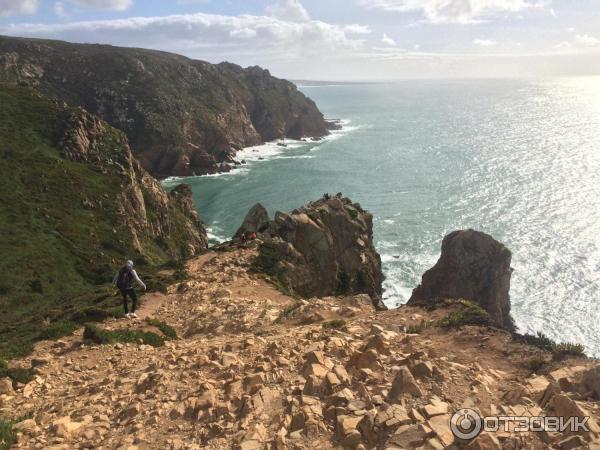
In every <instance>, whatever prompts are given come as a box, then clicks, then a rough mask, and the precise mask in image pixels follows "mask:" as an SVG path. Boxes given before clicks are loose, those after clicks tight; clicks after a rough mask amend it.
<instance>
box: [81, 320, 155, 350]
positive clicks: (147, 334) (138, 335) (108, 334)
mask: <svg viewBox="0 0 600 450" xmlns="http://www.w3.org/2000/svg"><path fill="white" fill-rule="evenodd" d="M83 337H84V339H89V340H91V341H92V342H95V343H96V344H113V343H115V342H134V343H138V342H139V343H142V344H146V345H151V346H153V347H161V346H163V345H164V344H165V340H164V339H163V338H162V337H160V336H159V335H158V334H156V333H152V332H151V331H141V330H129V329H120V330H102V329H100V328H99V327H97V326H96V325H94V324H90V323H88V324H86V325H85V328H84V331H83Z"/></svg>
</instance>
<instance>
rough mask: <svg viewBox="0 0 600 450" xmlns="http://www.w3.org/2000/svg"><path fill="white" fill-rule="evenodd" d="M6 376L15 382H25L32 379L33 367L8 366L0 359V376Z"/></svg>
mask: <svg viewBox="0 0 600 450" xmlns="http://www.w3.org/2000/svg"><path fill="white" fill-rule="evenodd" d="M7 377H8V378H10V379H11V380H13V381H16V382H17V383H22V384H27V383H29V382H30V381H31V380H33V369H31V368H30V369H22V368H20V367H16V368H10V367H8V364H7V362H6V361H4V360H2V359H0V378H7Z"/></svg>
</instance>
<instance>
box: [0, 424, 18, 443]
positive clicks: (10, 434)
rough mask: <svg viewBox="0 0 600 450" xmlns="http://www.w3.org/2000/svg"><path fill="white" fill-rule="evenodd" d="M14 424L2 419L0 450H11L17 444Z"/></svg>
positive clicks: (0, 425)
mask: <svg viewBox="0 0 600 450" xmlns="http://www.w3.org/2000/svg"><path fill="white" fill-rule="evenodd" d="M13 427H14V423H13V422H11V421H6V420H3V419H0V450H9V449H10V448H11V447H12V446H13V445H14V444H15V443H16V442H17V433H15V430H14V429H13Z"/></svg>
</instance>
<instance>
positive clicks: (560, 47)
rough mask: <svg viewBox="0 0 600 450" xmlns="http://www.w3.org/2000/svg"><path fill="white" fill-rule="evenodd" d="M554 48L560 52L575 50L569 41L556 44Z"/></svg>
mask: <svg viewBox="0 0 600 450" xmlns="http://www.w3.org/2000/svg"><path fill="white" fill-rule="evenodd" d="M554 48H555V49H556V50H559V51H565V50H571V49H572V48H573V44H571V43H570V42H567V41H562V42H559V43H558V44H556V45H555V46H554Z"/></svg>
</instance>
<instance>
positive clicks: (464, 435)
mask: <svg viewBox="0 0 600 450" xmlns="http://www.w3.org/2000/svg"><path fill="white" fill-rule="evenodd" d="M450 428H451V429H452V433H453V434H454V436H456V437H457V438H459V439H464V440H469V439H473V438H474V437H477V436H478V435H479V433H481V429H482V428H483V423H482V421H481V416H480V415H479V413H478V412H477V411H475V410H473V409H469V408H463V409H459V410H458V411H456V412H455V413H454V415H453V416H452V418H451V419H450Z"/></svg>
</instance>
